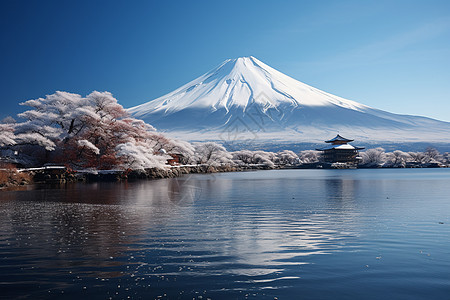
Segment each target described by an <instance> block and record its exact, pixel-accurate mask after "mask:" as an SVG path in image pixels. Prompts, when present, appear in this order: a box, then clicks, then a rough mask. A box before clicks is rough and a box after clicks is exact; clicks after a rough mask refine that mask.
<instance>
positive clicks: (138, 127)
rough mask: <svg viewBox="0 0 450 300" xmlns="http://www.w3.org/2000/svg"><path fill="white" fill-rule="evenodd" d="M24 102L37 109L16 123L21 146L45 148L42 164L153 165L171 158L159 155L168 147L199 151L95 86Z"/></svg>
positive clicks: (27, 113)
mask: <svg viewBox="0 0 450 300" xmlns="http://www.w3.org/2000/svg"><path fill="white" fill-rule="evenodd" d="M22 105H26V106H29V107H31V109H30V110H27V111H25V112H23V113H21V114H19V117H20V118H22V119H25V121H23V122H21V123H17V124H15V125H14V127H15V129H16V136H15V142H16V146H17V147H18V148H19V150H21V151H22V152H27V151H28V152H31V153H33V155H34V154H36V153H37V151H36V149H35V148H30V147H32V146H33V145H34V147H38V150H39V149H42V150H45V155H43V156H42V157H43V159H44V160H45V161H41V163H42V162H48V161H49V160H52V161H57V162H62V163H69V164H71V165H73V166H75V167H93V168H99V169H111V168H116V167H117V166H123V167H125V166H128V167H129V166H136V167H138V168H151V167H155V166H158V167H161V161H165V160H166V158H161V157H156V156H158V155H156V154H155V153H157V152H158V150H160V149H163V148H164V147H166V148H171V149H177V150H178V151H179V152H183V151H184V153H187V154H189V155H190V156H192V155H193V148H192V146H190V144H189V143H183V142H180V141H175V140H171V139H168V138H166V137H164V136H163V135H161V134H159V133H157V132H156V130H155V129H154V128H153V127H152V126H151V125H149V124H146V123H145V122H144V121H142V120H138V119H134V118H131V117H129V116H128V114H127V112H126V110H125V109H124V108H123V107H122V106H121V105H120V104H119V103H118V102H117V99H115V98H114V97H113V96H112V95H111V93H108V92H97V91H94V92H92V93H91V94H89V95H87V96H86V97H81V96H80V95H77V94H71V93H66V92H56V93H54V94H52V95H48V96H46V97H45V98H39V99H36V100H29V101H26V102H24V103H22ZM5 132H6V131H5ZM8 132H10V131H8ZM5 140H6V139H5ZM55 150H56V151H55ZM49 153H50V154H49ZM139 155H140V157H138V156H139ZM189 155H187V156H189ZM35 156H36V155H35ZM154 156H155V157H154Z"/></svg>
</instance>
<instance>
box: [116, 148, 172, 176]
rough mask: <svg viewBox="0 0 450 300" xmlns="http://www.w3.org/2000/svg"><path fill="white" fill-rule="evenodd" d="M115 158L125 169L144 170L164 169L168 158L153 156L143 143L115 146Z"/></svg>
mask: <svg viewBox="0 0 450 300" xmlns="http://www.w3.org/2000/svg"><path fill="white" fill-rule="evenodd" d="M116 151H117V156H118V157H119V158H121V166H122V167H123V168H125V169H132V170H144V169H146V168H164V167H165V165H166V162H167V160H168V159H170V156H168V155H155V154H153V150H152V149H151V148H149V147H148V145H146V144H145V143H138V144H135V143H131V142H128V143H125V144H120V145H117V147H116Z"/></svg>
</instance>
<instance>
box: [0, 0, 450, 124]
mask: <svg viewBox="0 0 450 300" xmlns="http://www.w3.org/2000/svg"><path fill="white" fill-rule="evenodd" d="M0 23H1V26H0V32H1V39H2V42H1V44H0V82H1V83H0V84H1V85H0V87H1V96H0V97H1V98H0V101H1V109H0V118H2V117H5V116H7V115H13V116H14V115H15V114H16V113H18V112H20V111H23V109H24V108H23V107H20V106H19V105H18V103H19V102H22V101H25V100H28V99H35V98H38V97H43V96H45V95H46V94H51V93H53V92H54V91H56V90H62V91H69V92H73V93H79V94H82V95H85V94H87V93H89V92H91V91H93V90H99V91H110V92H112V93H113V94H114V96H115V97H116V98H117V99H118V100H119V102H120V103H121V104H122V105H123V106H125V107H131V106H134V105H137V104H141V103H143V102H146V101H149V100H152V99H154V98H157V97H159V96H162V95H163V94H165V93H167V92H170V91H172V90H174V89H175V88H177V87H179V86H181V85H182V84H184V83H187V82H188V81H190V80H192V79H194V78H196V77H198V76H200V75H201V74H203V73H205V72H207V71H209V70H210V69H212V68H214V67H216V66H217V65H218V64H220V63H221V62H222V61H223V60H225V59H227V58H236V57H240V56H249V55H253V56H255V57H257V58H258V59H260V60H261V61H263V62H265V63H266V64H268V65H270V66H272V67H274V68H276V69H278V70H279V71H281V72H283V73H285V74H287V75H289V76H291V77H294V78H295V79H298V80H300V81H302V82H304V83H307V84H310V85H312V86H314V87H317V88H319V89H322V90H324V91H327V92H330V93H332V94H335V95H338V96H341V97H344V98H347V99H351V100H355V101H358V102H361V103H363V104H366V105H370V106H373V107H376V108H379V109H384V110H388V111H391V112H395V113H404V114H415V115H425V116H429V117H433V118H438V119H440V120H445V121H450V1H425V0H424V1H413V0H409V1H395V0H390V1H345V0H342V1H161V2H159V1H158V2H157V1H14V0H4V1H1V4H0Z"/></svg>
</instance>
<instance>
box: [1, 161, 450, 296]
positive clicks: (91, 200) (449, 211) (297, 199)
mask: <svg viewBox="0 0 450 300" xmlns="http://www.w3.org/2000/svg"><path fill="white" fill-rule="evenodd" d="M0 297H3V298H7V299H11V298H19V297H20V298H29V299H38V298H55V299H65V298H70V299H80V298H81V297H84V298H85V299H88V298H98V299H108V298H110V297H111V298H113V299H127V298H131V299H140V298H142V299H153V298H158V299H179V298H180V299H193V298H194V299H208V298H210V299H247V298H248V299H274V298H275V297H277V298H278V299H449V298H450V169H428V170H427V169H403V170H402V169H398V170H394V169H386V170H381V169H380V170H274V171H258V172H245V173H222V174H214V175H191V176H186V177H182V178H177V179H162V180H154V181H136V182H128V183H93V184H68V185H62V186H34V187H30V188H28V190H27V191H1V192H0Z"/></svg>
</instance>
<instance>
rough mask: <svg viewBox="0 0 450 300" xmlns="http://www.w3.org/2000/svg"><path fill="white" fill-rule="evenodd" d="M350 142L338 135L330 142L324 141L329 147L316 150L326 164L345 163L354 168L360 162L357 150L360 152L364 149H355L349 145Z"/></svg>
mask: <svg viewBox="0 0 450 300" xmlns="http://www.w3.org/2000/svg"><path fill="white" fill-rule="evenodd" d="M350 142H353V140H349V139H346V138H344V137H342V136H340V135H339V134H338V135H336V137H334V138H332V139H331V140H328V141H325V143H329V144H330V145H328V146H326V147H323V148H319V149H316V150H317V151H322V158H323V161H324V162H326V163H346V164H348V165H354V166H356V165H357V164H358V162H359V161H360V160H361V157H360V156H359V153H358V150H362V149H364V147H355V146H353V145H350V144H349V143H350Z"/></svg>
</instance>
